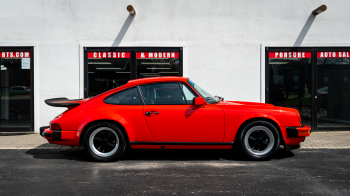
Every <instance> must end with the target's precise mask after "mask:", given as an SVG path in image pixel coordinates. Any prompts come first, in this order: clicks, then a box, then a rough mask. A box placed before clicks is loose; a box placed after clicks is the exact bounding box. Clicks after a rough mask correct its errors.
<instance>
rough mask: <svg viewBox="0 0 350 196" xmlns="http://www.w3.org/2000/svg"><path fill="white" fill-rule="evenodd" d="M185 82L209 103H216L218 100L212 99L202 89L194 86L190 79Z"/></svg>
mask: <svg viewBox="0 0 350 196" xmlns="http://www.w3.org/2000/svg"><path fill="white" fill-rule="evenodd" d="M187 82H188V83H189V84H190V85H191V86H192V87H193V88H194V89H196V91H197V92H198V93H199V94H200V95H201V96H202V97H204V99H205V100H206V101H207V102H208V103H210V104H213V103H218V102H219V101H220V100H219V99H218V98H216V97H214V96H213V95H211V94H209V93H208V92H207V91H205V90H204V89H202V88H201V87H200V86H198V85H197V84H195V83H194V82H192V81H191V80H190V79H187Z"/></svg>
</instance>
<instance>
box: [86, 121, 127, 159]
mask: <svg viewBox="0 0 350 196" xmlns="http://www.w3.org/2000/svg"><path fill="white" fill-rule="evenodd" d="M125 147H126V142H125V137H124V135H123V133H122V131H121V130H120V129H119V127H117V126H116V125H114V124H112V123H97V124H95V125H93V126H91V127H90V128H89V129H88V130H87V132H86V134H85V137H84V149H85V151H86V152H87V154H88V155H89V156H90V157H91V158H92V159H94V160H96V161H115V160H117V159H118V158H119V157H120V156H121V155H122V154H123V152H124V151H125Z"/></svg>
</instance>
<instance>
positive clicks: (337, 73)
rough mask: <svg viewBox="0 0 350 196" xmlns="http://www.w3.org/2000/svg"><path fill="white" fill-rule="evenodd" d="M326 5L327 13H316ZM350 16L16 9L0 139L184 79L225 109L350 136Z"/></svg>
mask: <svg viewBox="0 0 350 196" xmlns="http://www.w3.org/2000/svg"><path fill="white" fill-rule="evenodd" d="M322 4H325V5H327V10H326V11H324V12H323V13H321V14H319V15H317V16H314V15H312V14H311V12H312V11H313V10H314V9H315V8H317V7H319V6H321V5H322ZM128 5H132V6H133V7H134V9H135V10H136V14H135V15H130V13H129V12H128V11H127V10H126V7H127V6H128ZM349 6H350V2H348V1H342V0H332V1H331V0H325V1H317V0H310V1H302V0H296V1H287V0H282V1H281V0H271V1H258V0H253V1H243V0H241V1H236V0H234V1H221V0H220V1H209V0H201V1H192V0H191V1H186V0H173V1H161V0H153V1H142V0H126V1H116V0H104V1H94V0H84V1H83V0H77V1H69V0H68V1H65V0H62V1H46V0H33V1H25V0H15V1H4V2H3V4H2V6H1V8H0V10H1V11H0V17H1V20H0V24H1V27H2V28H0V35H1V37H0V64H1V79H0V81H1V84H0V86H1V106H0V107H1V121H0V131H16V130H31V131H34V132H39V127H40V126H45V125H48V124H49V121H50V120H51V119H53V118H54V117H55V116H57V115H58V114H59V113H61V112H62V111H64V109H63V108H54V107H50V106H48V105H46V104H45V102H44V100H45V99H49V98H55V97H67V98H70V99H74V98H83V97H89V96H94V95H96V94H99V93H101V92H104V91H106V90H108V89H111V88H115V87H117V86H120V85H123V84H125V83H126V82H127V81H128V80H130V79H135V78H143V77H156V76H173V75H178V76H184V77H190V78H191V80H193V81H195V82H196V83H197V84H199V85H200V86H202V87H203V88H204V89H206V90H207V91H208V92H210V93H212V94H214V95H219V96H221V97H224V98H225V100H237V101H253V102H266V103H272V104H274V105H281V106H286V107H294V108H296V109H298V110H299V111H300V113H301V115H302V121H303V122H304V123H306V124H309V125H312V126H313V129H314V130H315V129H347V128H348V127H350V112H349V111H350V78H349V77H350V57H349V53H350V26H349V25H348V20H347V18H348V17H349V14H348V7H349ZM104 55H105V56H104ZM150 55H151V56H150Z"/></svg>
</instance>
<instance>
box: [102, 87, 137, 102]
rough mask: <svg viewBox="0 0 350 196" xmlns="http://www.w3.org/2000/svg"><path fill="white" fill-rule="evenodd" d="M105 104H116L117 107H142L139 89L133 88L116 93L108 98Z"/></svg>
mask: <svg viewBox="0 0 350 196" xmlns="http://www.w3.org/2000/svg"><path fill="white" fill-rule="evenodd" d="M104 102H105V103H108V104H116V105H142V102H141V99H140V95H139V92H138V91H137V88H131V89H128V90H125V91H122V92H119V93H116V94H114V95H112V96H109V97H107V98H106V99H105V100H104Z"/></svg>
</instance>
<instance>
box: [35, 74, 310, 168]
mask: <svg viewBox="0 0 350 196" xmlns="http://www.w3.org/2000/svg"><path fill="white" fill-rule="evenodd" d="M45 102H46V103H47V104H48V105H50V106H56V107H67V108H68V110H66V111H65V112H63V113H62V114H60V115H58V116H57V117H56V118H55V119H53V120H52V121H51V122H50V126H49V127H41V129H40V132H41V135H42V136H43V137H45V138H46V139H47V140H48V141H49V142H50V143H52V144H59V145H68V146H80V145H83V146H84V149H85V150H86V152H87V153H88V155H89V156H90V157H91V158H93V159H95V160H98V161H113V160H117V159H118V158H119V157H120V156H121V155H122V154H123V152H124V150H125V148H126V147H127V146H130V147H131V148H133V149H139V148H148V149H230V148H232V147H233V145H234V144H235V146H236V147H237V148H238V149H239V150H240V151H241V152H242V153H243V154H244V155H245V156H246V157H248V158H250V159H255V160H261V159H269V158H271V157H273V156H274V155H275V153H276V152H277V150H278V148H279V146H280V145H284V146H285V149H287V150H291V149H295V148H298V147H300V143H301V142H302V141H303V140H304V139H305V137H306V136H309V135H310V127H308V126H306V125H301V124H300V114H299V112H298V111H297V110H295V109H292V108H285V107H275V106H273V105H271V104H264V103H250V102H238V101H224V100H223V98H221V97H217V96H212V95H211V94H209V93H208V92H206V91H205V90H204V89H202V88H201V87H199V86H198V85H197V84H195V83H194V82H192V81H191V80H190V79H188V78H183V77H156V78H145V79H136V80H130V81H129V82H128V83H127V84H125V85H123V86H120V87H118V88H115V89H112V90H110V91H107V92H105V93H102V94H100V95H97V96H95V97H92V98H86V99H79V100H68V99H67V98H55V99H49V100H45Z"/></svg>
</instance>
